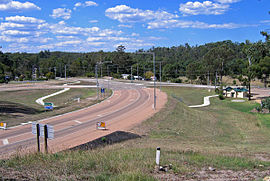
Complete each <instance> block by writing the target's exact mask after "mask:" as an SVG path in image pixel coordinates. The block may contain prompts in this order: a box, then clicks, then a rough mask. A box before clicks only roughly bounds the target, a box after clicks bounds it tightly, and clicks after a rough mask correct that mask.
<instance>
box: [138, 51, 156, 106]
mask: <svg viewBox="0 0 270 181" xmlns="http://www.w3.org/2000/svg"><path fill="white" fill-rule="evenodd" d="M137 54H151V55H153V66H154V67H153V69H154V109H155V110H156V103H157V96H156V61H155V52H137Z"/></svg>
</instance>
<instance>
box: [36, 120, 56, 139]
mask: <svg viewBox="0 0 270 181" xmlns="http://www.w3.org/2000/svg"><path fill="white" fill-rule="evenodd" d="M44 126H45V125H44V124H39V135H40V136H41V137H44ZM47 129H48V138H49V139H54V129H53V126H51V125H47ZM32 133H33V134H37V123H32Z"/></svg>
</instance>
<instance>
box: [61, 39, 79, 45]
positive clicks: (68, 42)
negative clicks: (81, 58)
mask: <svg viewBox="0 0 270 181" xmlns="http://www.w3.org/2000/svg"><path fill="white" fill-rule="evenodd" d="M81 43H82V41H80V40H71V41H64V42H59V43H56V46H69V45H78V44H81Z"/></svg>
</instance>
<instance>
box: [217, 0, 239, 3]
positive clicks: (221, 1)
mask: <svg viewBox="0 0 270 181" xmlns="http://www.w3.org/2000/svg"><path fill="white" fill-rule="evenodd" d="M216 1H217V2H219V3H223V4H231V3H237V2H239V1H241V0H216Z"/></svg>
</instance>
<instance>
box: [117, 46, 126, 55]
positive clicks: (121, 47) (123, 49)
mask: <svg viewBox="0 0 270 181" xmlns="http://www.w3.org/2000/svg"><path fill="white" fill-rule="evenodd" d="M125 49H126V48H125V46H124V45H119V46H118V47H117V48H116V51H117V52H121V53H124V52H125Z"/></svg>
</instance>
